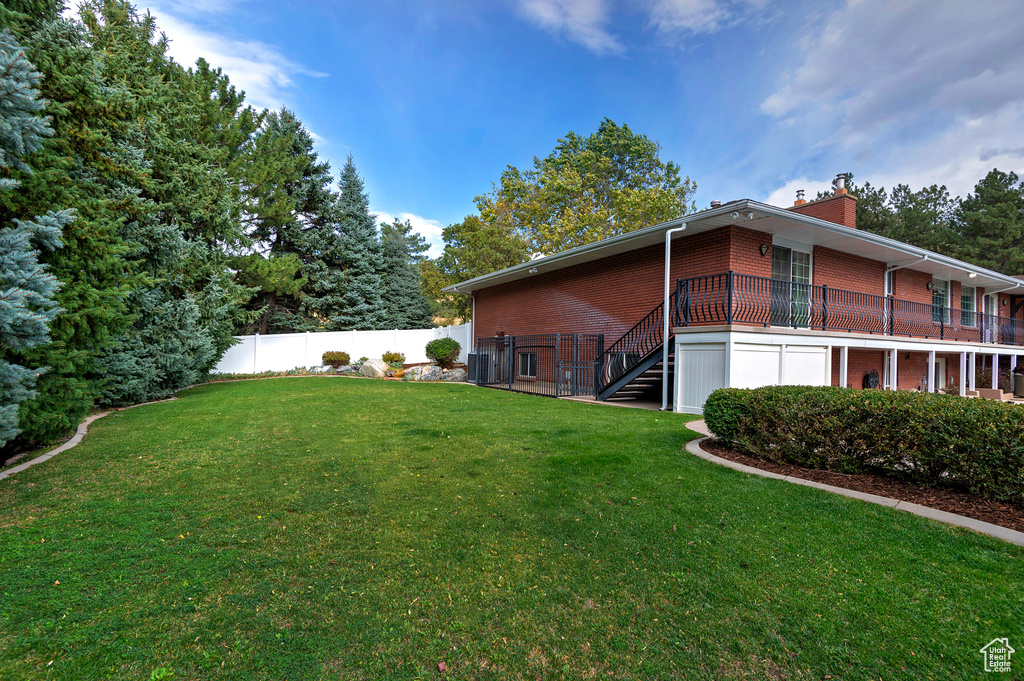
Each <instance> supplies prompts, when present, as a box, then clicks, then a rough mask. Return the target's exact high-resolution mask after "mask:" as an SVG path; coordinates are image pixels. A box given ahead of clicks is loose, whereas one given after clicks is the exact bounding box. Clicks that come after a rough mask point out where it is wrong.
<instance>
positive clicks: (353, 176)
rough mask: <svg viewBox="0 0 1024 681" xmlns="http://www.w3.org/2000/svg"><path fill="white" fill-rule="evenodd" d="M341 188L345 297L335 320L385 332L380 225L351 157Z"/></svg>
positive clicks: (338, 323) (351, 326) (339, 213)
mask: <svg viewBox="0 0 1024 681" xmlns="http://www.w3.org/2000/svg"><path fill="white" fill-rule="evenodd" d="M338 188H339V195H338V202H337V209H336V210H337V216H338V222H339V227H340V230H341V235H342V237H341V245H342V248H343V263H342V264H343V266H344V268H345V295H344V297H343V298H342V302H343V304H344V308H343V310H342V312H341V313H340V314H338V315H337V316H336V317H334V318H332V320H331V321H332V322H333V323H334V325H335V328H339V329H342V330H350V329H355V330H360V329H383V328H385V326H386V324H387V311H386V309H385V307H384V301H383V298H382V296H381V290H382V286H381V277H380V273H381V270H382V268H383V261H382V256H381V245H380V240H379V239H378V237H377V223H376V221H375V220H374V218H373V216H372V215H371V214H370V201H369V199H368V198H367V196H366V193H365V192H364V190H363V180H362V178H360V177H359V174H358V173H357V172H356V166H355V163H354V162H353V160H352V156H351V155H349V157H348V161H347V162H346V163H345V168H344V169H343V170H342V172H341V179H340V180H339V182H338Z"/></svg>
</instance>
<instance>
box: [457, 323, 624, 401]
mask: <svg viewBox="0 0 1024 681" xmlns="http://www.w3.org/2000/svg"><path fill="white" fill-rule="evenodd" d="M603 349H604V336H602V335H600V334H597V335H593V334H581V333H564V334H563V333H549V334H539V335H532V336H502V337H499V338H481V339H478V340H477V343H476V353H477V360H476V361H477V383H478V384H479V385H485V386H491V387H495V388H504V389H506V390H514V391H516V392H522V393H530V394H533V395H546V396H548V397H580V396H589V395H594V394H595V389H596V383H597V381H596V375H595V366H596V365H597V358H598V357H599V356H600V355H601V353H602V351H603Z"/></svg>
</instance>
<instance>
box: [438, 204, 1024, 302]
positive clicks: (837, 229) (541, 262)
mask: <svg viewBox="0 0 1024 681" xmlns="http://www.w3.org/2000/svg"><path fill="white" fill-rule="evenodd" d="M751 211H754V212H757V213H761V214H764V215H768V216H772V217H777V218H781V219H784V220H792V221H793V222H802V223H804V224H806V225H810V226H813V227H816V228H818V229H821V230H824V231H826V232H830V233H833V234H838V235H841V236H845V237H852V238H854V239H858V240H860V241H864V242H867V243H870V244H874V245H876V246H882V247H884V248H889V249H892V250H894V251H898V252H900V253H904V254H906V255H908V256H910V257H912V258H917V259H919V260H920V261H921V262H923V261H926V260H927V261H928V262H932V263H935V264H937V265H942V266H945V267H949V268H950V269H954V270H959V271H962V272H965V273H967V274H970V273H971V272H974V273H976V274H981V275H984V276H986V277H988V278H990V279H996V280H998V281H1002V282H1005V283H1007V284H1013V286H1012V287H1010V288H1008V289H1005V290H1011V289H1015V288H1018V287H1021V286H1024V282H1022V281H1021V280H1019V279H1016V278H1014V277H1011V276H1009V275H1006V274H1001V273H999V272H995V271H993V270H989V269H985V268H983V267H978V266H977V265H972V264H970V263H967V262H963V261H962V260H957V259H955V258H950V257H948V256H944V255H940V254H938V253H934V252H932V251H928V250H925V249H923V248H918V247H917V246H911V245H910V244H905V243H903V242H902V241H896V240H895V239H889V238H888V237H884V236H878V235H877V234H872V233H871V232H865V231H862V230H859V229H852V228H850V227H847V226H846V225H840V224H837V223H835V222H829V221H828V220H822V219H821V218H815V217H811V216H809V215H804V214H803V213H798V212H796V211H793V210H789V209H787V208H779V207H778V206H771V205H768V204H766V203H760V202H758V201H753V200H751V199H740V200H738V201H733V202H731V203H727V204H725V205H723V206H720V207H718V208H712V209H709V210H704V211H701V212H699V213H694V214H693V215H690V216H681V217H678V218H675V219H673V220H669V221H668V222H662V223H659V224H657V225H652V226H650V227H644V228H643V229H638V230H636V231H635V232H628V233H626V234H620V235H619V236H613V237H610V238H608V239H604V240H602V241H596V242H594V243H592V244H586V245H584V246H577V247H576V248H572V249H570V250H568V251H562V252H561V253H555V254H553V255H548V256H545V257H543V258H538V259H537V260H530V261H529V262H525V263H523V264H521V265H516V266H514V267H508V268H506V269H503V270H498V271H496V272H491V273H489V274H484V275H481V276H479V277H474V278H473V279H467V280H466V281H460V282H459V283H458V284H453V285H451V286H448V287H446V288H444V289H442V290H443V291H444V292H446V293H470V292H471V291H470V290H464V289H479V288H483V286H481V284H486V283H487V282H488V281H492V280H494V279H498V278H500V277H504V276H506V275H509V274H516V273H519V272H524V271H529V270H530V269H531V268H533V267H541V266H544V267H546V271H551V269H552V268H551V266H552V265H556V266H557V264H558V263H559V262H561V261H562V260H565V259H568V258H572V257H575V256H579V255H585V254H587V253H590V252H593V251H600V250H603V249H605V248H608V247H611V246H615V245H618V244H621V243H623V242H628V241H632V240H633V239H637V238H639V237H643V236H648V235H650V234H654V233H657V232H663V231H667V230H669V229H671V228H673V227H677V226H679V225H681V224H684V223H687V224H690V225H694V224H696V223H697V222H699V221H702V220H706V219H710V218H715V217H719V216H721V215H726V214H729V213H734V212H738V213H743V216H742V217H743V218H746V219H749V216H748V215H747V213H749V212H751ZM737 219H739V218H737ZM737 224H739V223H737ZM556 269H557V268H556ZM897 269H898V268H897Z"/></svg>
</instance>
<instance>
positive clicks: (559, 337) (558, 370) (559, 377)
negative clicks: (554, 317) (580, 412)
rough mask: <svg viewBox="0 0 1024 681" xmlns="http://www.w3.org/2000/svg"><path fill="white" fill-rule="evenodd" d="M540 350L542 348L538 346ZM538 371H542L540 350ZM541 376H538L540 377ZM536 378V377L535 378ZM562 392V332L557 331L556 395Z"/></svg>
mask: <svg viewBox="0 0 1024 681" xmlns="http://www.w3.org/2000/svg"><path fill="white" fill-rule="evenodd" d="M536 349H537V350H540V348H536ZM537 373H538V374H539V373H540V352H538V353H537ZM539 378H540V377H539V376H538V379H539ZM535 380H536V379H535ZM561 394H562V334H561V333H555V397H559V396H560V395H561Z"/></svg>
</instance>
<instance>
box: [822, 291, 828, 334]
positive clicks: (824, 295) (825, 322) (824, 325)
mask: <svg viewBox="0 0 1024 681" xmlns="http://www.w3.org/2000/svg"><path fill="white" fill-rule="evenodd" d="M821 330H822V331H828V284H825V285H823V286H822V287H821Z"/></svg>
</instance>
